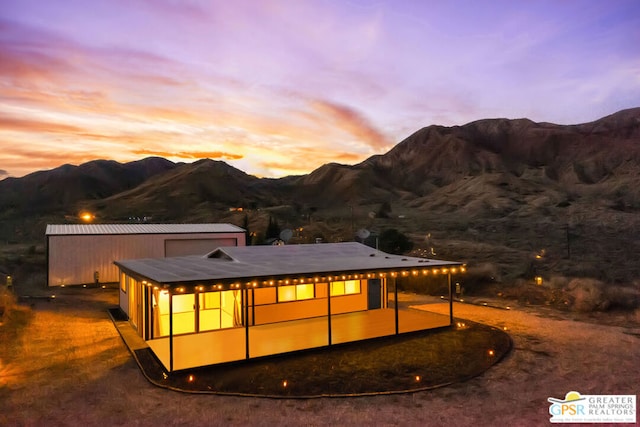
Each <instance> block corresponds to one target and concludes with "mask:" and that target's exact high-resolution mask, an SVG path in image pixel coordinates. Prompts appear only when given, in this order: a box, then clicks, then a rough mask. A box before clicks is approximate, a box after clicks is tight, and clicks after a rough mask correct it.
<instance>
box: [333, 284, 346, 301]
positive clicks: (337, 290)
mask: <svg viewBox="0 0 640 427" xmlns="http://www.w3.org/2000/svg"><path fill="white" fill-rule="evenodd" d="M337 295H344V282H331V296H332V297H334V296H337Z"/></svg>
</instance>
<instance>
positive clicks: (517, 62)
mask: <svg viewBox="0 0 640 427" xmlns="http://www.w3.org/2000/svg"><path fill="white" fill-rule="evenodd" d="M638 46H640V2H638V1H636V0H612V1H609V2H604V1H600V0H567V1H562V2H558V1H520V2H512V1H486V2H471V1H422V2H421V1H417V2H415V1H393V0H388V1H385V0H377V1H365V0H352V1H331V0H312V1H295V0H280V1H278V0H274V1H257V0H255V1H250V0H235V1H232V2H228V1H198V0H187V1H178V0H153V1H152V0H146V1H143V0H140V1H128V0H127V1H125V0H95V1H91V2H86V1H82V0H51V1H46V2H43V1H39V0H8V1H5V2H3V4H2V6H0V85H1V90H0V179H3V178H5V177H7V176H15V177H19V176H23V175H25V174H28V173H31V172H34V171H37V170H42V169H51V168H54V167H57V166H60V165H62V164H65V163H70V164H80V163H84V162H87V161H90V160H95V159H113V160H117V161H120V162H127V161H133V160H138V159H141V158H144V157H149V156H161V157H165V158H167V159H169V160H172V161H180V162H192V161H195V160H198V159H201V158H212V159H215V160H222V161H225V162H227V163H229V164H230V165H232V166H235V167H237V168H239V169H241V170H243V171H245V172H247V173H250V174H253V175H257V176H264V177H281V176H285V175H292V174H303V173H309V172H311V171H312V170H314V169H315V168H317V167H319V166H321V165H323V164H325V163H329V162H338V163H347V164H355V163H358V162H360V161H362V160H364V159H366V158H368V157H370V156H372V155H375V154H383V153H385V152H387V151H388V150H389V149H391V148H392V147H393V146H394V145H395V144H397V143H398V142H400V141H401V140H402V139H404V138H406V137H407V136H409V135H410V134H411V133H413V132H415V131H417V130H418V129H420V128H421V127H424V126H428V125H431V124H438V125H445V126H452V125H462V124H465V123H468V122H470V121H473V120H478V119H483V118H492V117H506V118H521V117H527V118H530V119H532V120H534V121H545V122H554V123H559V124H576V123H584V122H588V121H592V120H596V119H598V118H600V117H603V116H606V115H608V114H611V113H614V112H616V111H618V110H621V109H625V108H631V107H638V106H640V48H639V47H638Z"/></svg>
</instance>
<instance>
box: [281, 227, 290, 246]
mask: <svg viewBox="0 0 640 427" xmlns="http://www.w3.org/2000/svg"><path fill="white" fill-rule="evenodd" d="M292 237H293V231H291V230H290V229H288V228H286V229H284V230H282V231H281V232H280V239H281V240H282V241H283V242H285V243H287V242H288V241H289V240H291V238H292Z"/></svg>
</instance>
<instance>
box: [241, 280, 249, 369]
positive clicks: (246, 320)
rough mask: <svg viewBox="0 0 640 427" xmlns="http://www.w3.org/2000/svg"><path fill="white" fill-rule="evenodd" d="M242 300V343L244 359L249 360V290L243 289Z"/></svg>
mask: <svg viewBox="0 0 640 427" xmlns="http://www.w3.org/2000/svg"><path fill="white" fill-rule="evenodd" d="M242 294H243V295H242V299H243V300H244V302H243V304H242V308H243V311H244V313H245V314H244V323H245V328H244V342H245V357H246V358H247V359H248V358H249V298H248V296H249V290H248V289H244V290H243V292H242Z"/></svg>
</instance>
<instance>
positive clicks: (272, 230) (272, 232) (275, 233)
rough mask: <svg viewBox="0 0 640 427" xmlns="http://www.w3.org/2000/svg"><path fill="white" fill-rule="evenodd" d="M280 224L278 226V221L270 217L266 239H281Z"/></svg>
mask: <svg viewBox="0 0 640 427" xmlns="http://www.w3.org/2000/svg"><path fill="white" fill-rule="evenodd" d="M280 231H281V230H280V224H278V220H276V219H275V218H274V217H272V216H269V225H267V231H266V232H265V238H266V239H267V240H269V239H278V238H280Z"/></svg>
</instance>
